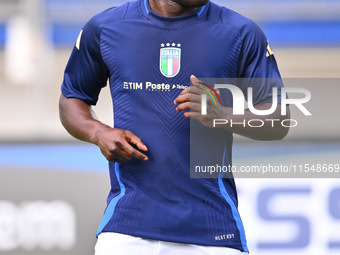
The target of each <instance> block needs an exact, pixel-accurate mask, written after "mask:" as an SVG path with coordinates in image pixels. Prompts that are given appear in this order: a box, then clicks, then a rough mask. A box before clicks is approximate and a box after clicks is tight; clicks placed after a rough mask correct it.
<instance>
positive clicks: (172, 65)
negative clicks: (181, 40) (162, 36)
mask: <svg viewBox="0 0 340 255" xmlns="http://www.w3.org/2000/svg"><path fill="white" fill-rule="evenodd" d="M180 47H181V44H176V43H172V44H170V43H167V44H164V43H162V44H161V54H160V63H159V69H160V71H161V73H162V74H163V75H164V76H165V77H167V78H172V77H175V76H176V75H177V74H178V73H179V70H180V69H181V48H180Z"/></svg>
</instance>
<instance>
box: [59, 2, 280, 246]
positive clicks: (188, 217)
mask: <svg viewBox="0 0 340 255" xmlns="http://www.w3.org/2000/svg"><path fill="white" fill-rule="evenodd" d="M268 49H269V48H268V42H267V39H266V37H265V36H264V34H263V33H262V31H261V30H260V29H259V28H258V26H257V25H255V24H254V23H253V22H252V21H251V20H249V19H247V18H245V17H243V16H241V15H239V14H237V13H235V12H233V11H231V10H229V9H227V8H224V7H220V6H218V5H215V4H213V3H211V2H209V3H208V4H207V5H205V6H203V7H201V8H199V9H198V10H197V11H196V12H195V13H192V14H189V15H186V16H181V17H173V18H165V17H162V16H160V15H157V14H156V13H154V12H152V11H151V10H150V7H149V4H148V1H147V0H137V1H135V2H129V3H126V4H124V5H122V6H120V7H117V8H111V9H109V10H106V11H104V12H102V13H100V14H97V15H96V16H95V17H93V18H92V19H91V20H90V21H89V22H88V23H87V24H86V25H85V26H84V28H83V30H82V31H81V33H80V35H79V38H78V40H77V42H76V45H75V47H74V49H73V52H72V55H71V57H70V60H69V63H68V65H67V67H66V70H65V76H64V81H63V85H62V93H63V95H64V96H65V97H67V98H78V99H81V100H83V101H85V102H86V103H88V104H89V105H95V104H96V102H97V100H98V95H99V93H100V90H101V88H102V87H104V86H106V84H107V80H108V79H109V86H110V91H111V96H112V102H113V111H114V127H115V128H121V129H127V130H130V131H132V132H133V133H134V134H136V135H137V136H138V137H140V138H141V139H142V140H143V141H144V143H145V144H146V146H147V147H148V149H149V150H148V152H146V155H147V156H148V158H149V160H148V161H141V160H138V159H132V160H128V161H125V162H123V163H115V162H109V171H110V178H111V190H110V192H109V195H108V199H107V202H108V205H107V208H106V210H105V213H104V216H103V219H102V221H101V223H100V226H99V228H98V233H97V235H99V234H100V233H102V232H117V233H122V234H128V235H132V236H137V237H142V238H149V239H155V240H163V241H169V242H178V243H188V244H198V245H211V246H226V247H231V248H235V249H239V250H241V251H248V249H247V244H246V237H245V231H244V228H243V225H242V221H241V218H240V215H239V213H238V210H237V207H238V201H237V193H236V187H235V183H234V180H233V179H227V178H226V179H218V178H217V179H205V178H196V179H194V178H190V170H189V168H190V162H189V161H190V141H189V140H190V139H189V137H190V135H189V131H190V121H189V119H186V118H185V117H184V116H183V113H179V112H177V111H176V106H175V105H174V103H173V101H174V99H175V98H177V96H178V95H179V94H180V93H181V92H182V91H183V89H184V88H185V87H187V86H190V79H189V78H190V75H192V74H193V75H195V76H196V77H198V78H200V77H202V78H213V77H216V78H224V77H226V78H242V77H243V78H280V74H279V71H278V68H277V65H276V61H275V59H274V56H273V55H272V54H271V51H268ZM272 86H282V85H281V84H279V85H278V84H275V85H273V84H268V83H263V84H262V83H259V84H258V85H257V87H255V88H254V104H261V103H265V102H271V98H272V94H271V91H272ZM241 89H242V90H246V88H244V87H242V88H241ZM222 100H223V101H224V103H225V105H227V106H231V103H230V102H228V98H222ZM224 141H225V145H224V148H225V150H224V151H222V152H217V154H216V155H218V156H221V158H222V157H223V160H224V163H225V164H231V147H232V134H231V133H229V132H227V131H224ZM216 155H214V156H216ZM208 156H209V155H208Z"/></svg>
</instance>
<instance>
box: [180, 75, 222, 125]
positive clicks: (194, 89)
mask: <svg viewBox="0 0 340 255" xmlns="http://www.w3.org/2000/svg"><path fill="white" fill-rule="evenodd" d="M190 80H191V83H192V84H193V86H190V87H189V88H187V89H185V90H183V91H182V93H181V94H180V95H179V96H178V97H177V98H176V99H175V101H174V104H175V105H177V108H176V110H177V111H178V112H182V111H183V115H184V117H186V118H192V119H197V120H199V121H200V122H201V123H202V124H203V125H205V126H206V127H213V122H214V119H221V118H225V117H224V116H225V114H226V111H227V110H228V109H227V107H223V106H221V105H220V103H217V105H216V104H215V102H214V100H213V99H212V98H211V97H210V96H207V114H206V115H202V114H201V107H202V106H201V96H202V94H206V92H205V91H204V90H202V89H200V88H204V89H205V90H207V87H205V86H203V85H202V82H200V80H198V79H197V78H196V77H195V76H194V75H192V76H191V77H190ZM210 92H211V91H210ZM211 94H213V93H212V92H211ZM216 100H217V98H215V101H216Z"/></svg>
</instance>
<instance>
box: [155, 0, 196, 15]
mask: <svg viewBox="0 0 340 255" xmlns="http://www.w3.org/2000/svg"><path fill="white" fill-rule="evenodd" d="M149 5H150V8H151V10H152V11H154V12H155V13H157V14H159V15H161V16H163V17H177V16H183V15H186V14H189V13H193V12H195V11H196V10H197V9H198V7H186V6H182V5H180V4H178V3H176V2H175V1H173V0H149Z"/></svg>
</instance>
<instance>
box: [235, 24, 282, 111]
mask: <svg viewBox="0 0 340 255" xmlns="http://www.w3.org/2000/svg"><path fill="white" fill-rule="evenodd" d="M242 37H243V44H242V52H241V54H240V61H239V68H238V78H241V79H240V81H241V82H240V83H239V87H240V88H241V89H242V91H243V93H244V95H245V96H246V98H247V94H248V87H252V88H253V104H254V105H258V104H262V103H271V102H272V96H273V93H272V91H273V88H274V87H276V88H278V102H279V103H280V102H281V93H280V92H281V89H280V88H281V87H283V83H282V79H281V75H280V72H279V69H278V66H277V63H276V60H275V57H274V54H273V52H272V50H271V48H270V46H269V43H268V40H267V38H266V36H265V34H264V33H263V32H262V30H261V29H260V28H259V27H258V26H257V25H256V24H255V23H254V22H252V21H249V23H247V26H246V27H245V28H244V29H243V31H242Z"/></svg>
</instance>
